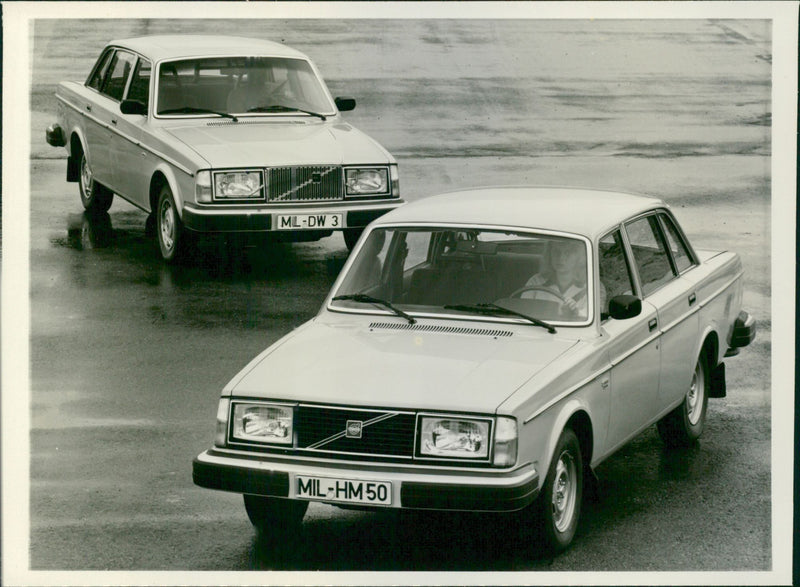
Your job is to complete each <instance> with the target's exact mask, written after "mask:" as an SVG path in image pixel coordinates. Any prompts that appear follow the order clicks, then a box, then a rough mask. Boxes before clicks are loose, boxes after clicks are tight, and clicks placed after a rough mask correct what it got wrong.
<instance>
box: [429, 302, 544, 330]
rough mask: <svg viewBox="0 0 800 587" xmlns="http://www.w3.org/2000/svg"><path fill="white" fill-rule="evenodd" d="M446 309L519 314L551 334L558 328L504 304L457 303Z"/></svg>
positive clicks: (495, 313)
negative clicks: (505, 306)
mask: <svg viewBox="0 0 800 587" xmlns="http://www.w3.org/2000/svg"><path fill="white" fill-rule="evenodd" d="M444 308H445V309H446V310H459V311H461V312H477V313H479V314H487V315H490V316H491V315H494V316H496V315H497V314H505V315H508V316H518V317H520V318H524V319H525V320H527V321H528V322H530V323H531V324H535V325H536V326H541V327H542V328H546V329H547V332H549V333H550V334H555V333H556V329H555V327H554V326H553V325H552V324H548V323H547V322H545V321H544V320H539V319H538V318H534V317H533V316H528V315H527V314H523V313H522V312H517V311H516V310H511V309H509V308H504V307H503V306H498V305H497V304H492V303H483V304H472V305H470V304H457V305H453V306H445V307H444Z"/></svg>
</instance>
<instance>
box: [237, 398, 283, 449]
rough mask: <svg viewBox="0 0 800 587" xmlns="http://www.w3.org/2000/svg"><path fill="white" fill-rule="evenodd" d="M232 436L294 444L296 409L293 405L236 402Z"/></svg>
mask: <svg viewBox="0 0 800 587" xmlns="http://www.w3.org/2000/svg"><path fill="white" fill-rule="evenodd" d="M232 420H233V422H232V425H231V437H232V439H233V440H241V441H244V442H263V443H265V444H287V445H291V444H292V437H293V432H294V409H293V408H292V406H287V405H278V404H266V403H249V402H241V403H240V402H234V403H233V413H232Z"/></svg>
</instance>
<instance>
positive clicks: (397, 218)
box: [193, 188, 755, 551]
mask: <svg viewBox="0 0 800 587" xmlns="http://www.w3.org/2000/svg"><path fill="white" fill-rule="evenodd" d="M741 302H742V265H741V261H740V259H739V257H738V256H737V255H736V254H735V253H732V252H716V251H704V250H695V249H694V248H693V247H692V246H691V245H690V244H689V242H688V240H687V238H686V235H685V234H684V233H683V231H682V230H681V228H680V226H679V225H678V223H677V221H676V219H675V217H674V216H673V214H672V213H671V212H670V210H669V208H668V207H667V206H666V205H665V204H664V203H663V202H662V201H660V200H658V199H654V198H648V197H642V196H634V195H627V194H621V193H612V192H606V191H597V190H584V189H565V188H492V189H488V188H487V189H476V190H468V191H461V192H457V193H450V194H444V195H441V196H435V197H431V198H427V199H423V200H420V201H417V202H413V203H411V204H407V205H406V206H404V207H402V208H400V209H398V210H395V211H393V212H390V213H388V214H386V215H385V216H382V217H381V218H380V219H378V220H376V221H375V222H373V223H372V224H371V225H370V226H369V227H368V229H367V230H366V231H365V233H364V234H363V236H362V237H361V239H360V241H359V243H358V244H357V245H356V248H355V250H354V251H353V253H352V254H351V256H350V258H349V259H348V261H347V263H346V265H345V266H344V268H343V270H342V272H341V275H340V276H339V277H338V279H337V280H336V283H335V284H334V286H333V288H332V290H331V292H330V294H329V296H328V297H327V299H326V300H325V302H324V304H323V305H322V308H321V310H320V312H319V314H318V315H317V316H316V317H315V318H314V319H312V320H310V321H309V322H307V323H306V324H304V325H303V326H301V327H300V328H298V329H296V330H295V331H293V332H292V333H291V334H289V335H287V336H285V337H284V338H282V339H281V340H279V341H278V342H276V343H275V344H273V345H272V346H270V347H269V348H268V349H266V350H265V351H264V352H263V353H261V354H260V355H259V356H257V357H256V358H255V359H253V360H252V361H251V362H250V364H249V365H247V366H246V367H245V368H244V369H243V370H242V371H241V372H240V373H239V374H238V375H236V376H235V377H234V378H233V379H232V380H231V382H230V383H229V384H228V385H227V386H226V387H225V389H224V390H223V391H222V397H221V399H220V402H219V410H218V413H217V426H216V437H215V441H214V446H213V447H212V448H210V449H209V450H207V451H205V452H203V453H202V454H200V455H199V456H198V457H197V458H196V459H195V461H194V463H193V475H194V482H195V483H196V484H197V485H200V486H203V487H208V488H212V489H219V490H224V491H233V492H238V493H242V494H244V504H245V508H246V511H247V514H248V516H249V518H250V520H251V521H252V523H253V524H254V525H255V526H256V527H257V528H258V530H259V531H260V532H261V533H263V534H264V535H267V536H269V535H271V534H282V535H286V533H287V532H290V531H291V530H290V527H291V525H293V524H300V522H301V520H302V518H303V516H304V514H305V511H306V509H307V507H308V504H309V502H311V501H316V502H324V503H328V504H331V505H336V506H344V507H368V508H409V509H422V510H425V509H427V510H461V511H492V512H512V511H519V514H518V515H519V519H520V523H521V524H524V523H527V522H528V521H533V520H534V517H536V518H538V519H537V520H536V521H537V524H535V526H536V527H539V528H541V530H542V531H541V533H540V534H541V546H542V547H543V548H547V549H550V550H554V551H558V550H560V549H563V548H565V547H566V546H567V545H569V544H570V542H571V541H572V539H573V537H574V535H575V531H576V527H577V525H578V520H579V516H580V511H581V501H582V496H583V489H584V482H585V480H587V479H588V478H589V477H588V476H589V475H590V473H591V469H592V468H593V467H596V466H597V465H598V464H599V463H600V462H602V461H603V460H604V459H606V458H608V457H609V456H610V455H611V454H613V453H614V452H615V451H616V450H618V449H619V448H620V447H622V446H623V445H625V443H627V442H628V441H630V440H631V439H632V438H634V437H635V436H636V435H638V434H639V433H641V432H642V431H643V430H644V429H645V428H647V427H649V426H651V425H653V424H657V425H658V431H659V433H660V435H661V437H662V438H663V440H664V442H665V443H666V444H667V445H668V446H671V447H674V446H685V445H688V444H691V443H694V442H696V441H697V439H698V437H699V436H700V435H701V433H702V432H703V427H704V423H705V419H706V408H707V405H708V400H709V398H717V397H724V396H725V395H726V388H725V363H724V362H723V359H724V358H725V357H728V356H733V355H735V354H736V353H737V352H738V350H739V348H740V347H743V346H746V345H748V344H749V343H750V342H751V341H752V340H753V338H754V336H755V324H754V321H753V319H752V318H751V317H750V316H749V315H748V314H747V313H746V312H744V311H742V310H741Z"/></svg>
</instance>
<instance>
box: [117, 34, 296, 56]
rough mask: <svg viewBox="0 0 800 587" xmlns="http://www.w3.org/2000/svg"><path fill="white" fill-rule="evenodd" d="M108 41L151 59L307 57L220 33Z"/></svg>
mask: <svg viewBox="0 0 800 587" xmlns="http://www.w3.org/2000/svg"><path fill="white" fill-rule="evenodd" d="M108 45H109V46H111V45H113V46H117V47H125V48H128V49H131V50H133V51H136V52H137V53H140V54H141V55H144V56H145V57H147V58H149V59H152V60H153V61H160V60H163V59H175V58H183V57H211V56H227V55H232V56H233V55H235V56H242V55H244V56H248V57H249V56H254V55H259V56H261V55H269V56H274V57H295V58H300V59H308V57H307V56H306V55H304V54H303V53H301V52H300V51H297V50H295V49H292V48H291V47H287V46H286V45H281V44H280V43H275V42H273V41H266V40H264V39H252V38H247V37H234V36H223V35H154V36H149V37H135V38H130V39H118V40H115V41H111V42H110V43H108Z"/></svg>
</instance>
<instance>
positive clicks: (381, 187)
mask: <svg viewBox="0 0 800 587" xmlns="http://www.w3.org/2000/svg"><path fill="white" fill-rule="evenodd" d="M344 182H345V193H346V195H348V196H376V195H388V194H389V170H388V169H387V168H386V167H353V168H350V169H345V170H344Z"/></svg>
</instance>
